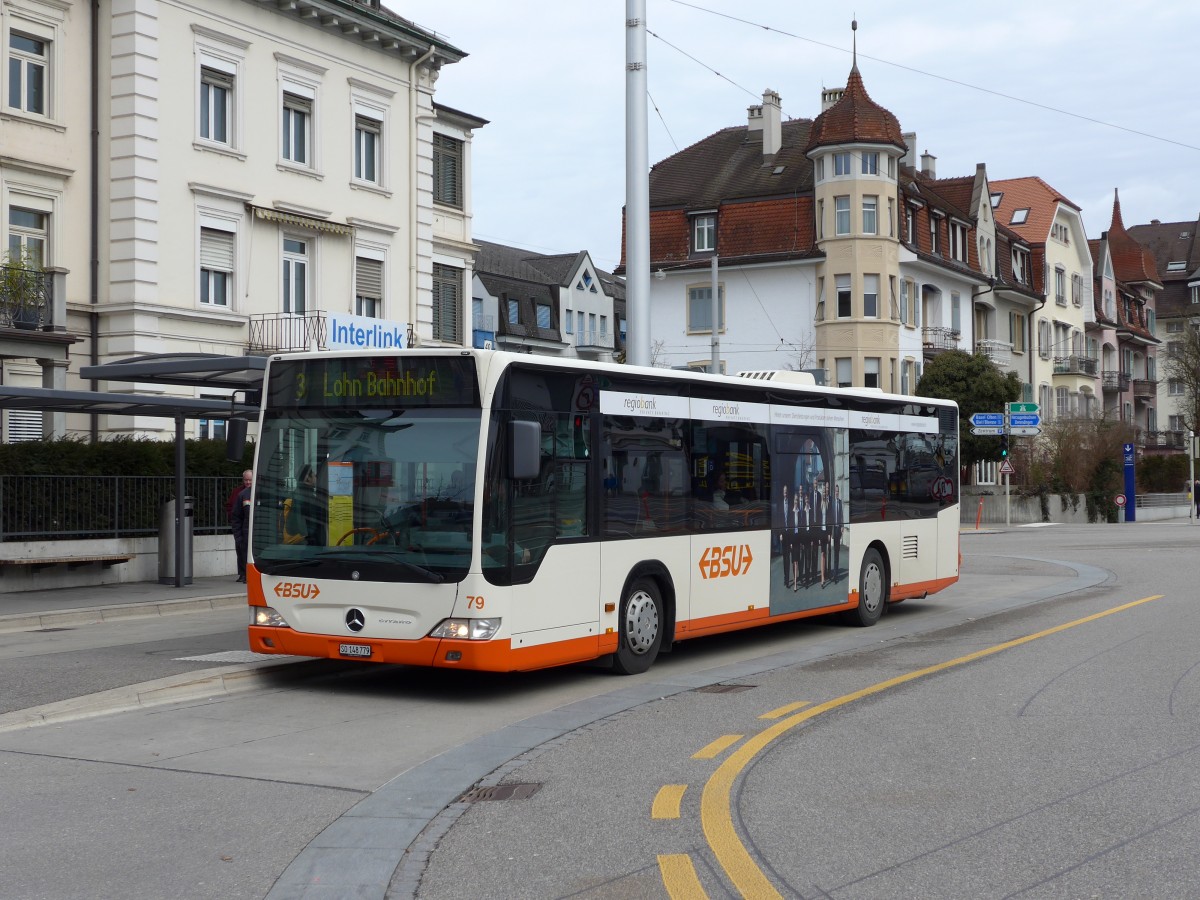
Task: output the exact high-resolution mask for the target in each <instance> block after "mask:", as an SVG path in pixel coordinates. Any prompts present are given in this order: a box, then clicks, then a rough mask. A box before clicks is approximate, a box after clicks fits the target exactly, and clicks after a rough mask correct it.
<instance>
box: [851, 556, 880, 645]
mask: <svg viewBox="0 0 1200 900" xmlns="http://www.w3.org/2000/svg"><path fill="white" fill-rule="evenodd" d="M887 594H888V588H887V568H886V567H885V566H884V564H883V557H882V556H880V555H879V551H878V550H876V549H875V548H874V547H869V548H867V552H866V553H864V554H863V561H862V568H861V569H860V570H859V573H858V609H855V610H852V611H851V612H850V617H851V621H852V622H853V623H854V624H855V625H861V626H863V627H864V628H865V627H867V626H869V625H874V624H875V623H876V622H878V621H879V617H880V616H882V615H883V610H884V607H885V606H887Z"/></svg>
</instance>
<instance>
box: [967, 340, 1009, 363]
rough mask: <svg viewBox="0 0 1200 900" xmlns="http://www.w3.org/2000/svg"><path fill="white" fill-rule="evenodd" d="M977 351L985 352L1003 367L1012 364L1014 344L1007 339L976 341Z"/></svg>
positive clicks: (985, 354) (984, 353)
mask: <svg viewBox="0 0 1200 900" xmlns="http://www.w3.org/2000/svg"><path fill="white" fill-rule="evenodd" d="M975 352H976V353H981V354H983V355H984V356H986V357H987V358H988V359H990V360H991V361H992V362H994V363H995V364H996V365H998V366H1000V367H1001V368H1011V366H1012V344H1010V343H1008V342H1007V341H993V340H986V339H985V340H980V341H976V342H975Z"/></svg>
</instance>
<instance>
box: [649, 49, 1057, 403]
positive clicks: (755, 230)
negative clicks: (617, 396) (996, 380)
mask: <svg viewBox="0 0 1200 900" xmlns="http://www.w3.org/2000/svg"><path fill="white" fill-rule="evenodd" d="M821 101H822V105H823V107H824V108H823V109H822V111H821V112H820V114H819V115H818V116H816V117H815V118H814V119H811V120H810V119H786V120H785V119H784V118H783V116H782V111H781V107H782V101H781V99H780V97H779V95H778V94H777V93H776V92H774V91H771V90H768V91H766V92H765V93H764V94H763V98H762V103H761V104H756V105H754V106H751V107H750V108H749V111H748V116H747V122H746V125H745V126H741V127H733V128H725V129H722V130H721V131H718V132H716V133H715V134H713V135H710V136H709V137H707V138H705V139H704V140H702V141H700V142H698V143H697V144H695V145H693V146H691V147H689V148H687V149H686V150H683V151H681V152H680V153H677V154H675V155H674V156H671V157H669V158H667V159H665V160H663V161H661V162H659V163H658V164H656V165H655V166H654V167H653V168H652V170H651V174H650V206H651V210H650V259H651V268H652V272H653V275H654V277H653V278H652V279H651V288H650V309H651V332H652V334H653V335H654V338H655V341H654V346H653V347H652V350H651V356H652V359H653V361H654V363H655V364H656V365H661V366H668V367H674V368H681V367H688V368H697V369H705V370H708V369H710V368H711V367H712V364H713V363H712V360H713V352H714V350H715V351H716V353H717V355H718V356H719V366H720V368H721V369H722V370H723V371H726V372H730V373H732V372H737V371H743V370H762V369H785V368H790V369H803V370H810V371H813V372H814V373H815V374H816V375H817V376H818V378H819V379H820V380H823V381H825V382H826V383H831V384H840V385H847V386H856V387H877V388H880V389H882V390H885V391H890V392H896V393H912V392H914V391H915V390H916V385H917V383H918V381H919V379H920V376H921V372H922V369H923V366H924V364H925V362H926V361H928V360H930V359H932V358H933V357H935V356H936V355H937V354H939V353H942V352H945V351H946V350H951V349H962V350H967V351H971V350H973V349H976V340H977V337H976V328H977V326H978V327H981V328H983V329H984V331H983V334H984V335H985V338H983V340H985V341H986V340H987V339H988V337H991V336H992V335H993V332H994V333H995V334H996V336H997V337H999V336H1000V335H1001V334H1003V336H1005V337H1007V336H1008V329H1009V328H1011V327H1013V320H1012V319H1011V318H1009V317H1008V314H1009V312H1010V311H1011V310H1012V309H1018V308H1019V309H1020V310H1021V311H1022V312H1021V314H1022V315H1027V313H1028V311H1029V310H1030V309H1031V308H1032V307H1033V306H1035V305H1036V303H1037V302H1038V300H1039V299H1040V297H1039V295H1038V293H1037V291H1036V289H1035V287H1034V286H1033V285H1032V284H1031V283H1028V282H1019V281H1014V280H1013V279H1012V273H1011V268H1010V267H1009V266H1008V264H1007V263H1006V264H1005V265H1004V266H1001V265H1000V264H999V262H998V260H997V256H998V253H999V252H1000V250H999V247H1000V242H1001V241H1002V240H1003V241H1004V242H1005V249H1006V250H1007V247H1008V246H1009V243H1016V244H1019V245H1021V246H1024V245H1023V243H1022V241H1023V239H1022V238H1021V237H1020V236H1019V235H1016V234H1015V233H1013V232H1011V231H1007V230H1005V229H1002V228H1001V227H1000V226H998V225H997V224H996V222H995V221H994V218H993V215H992V209H991V204H990V197H991V193H992V192H991V190H990V187H989V184H988V178H987V173H986V170H985V168H984V166H982V165H980V166H977V167H976V171H975V173H974V174H973V175H971V176H967V177H965V178H941V179H939V178H938V177H937V174H936V171H935V168H934V159H933V157H932V156H931V155H930V154H923V155H922V157H921V158H920V160H919V161H918V159H917V156H916V135H915V134H913V133H911V132H909V133H904V132H902V131H901V129H900V124H899V121H898V120H897V118H896V117H895V116H894V115H893V114H892V113H891V112H889V111H888V110H886V109H883V108H882V107H880V106H879V105H878V104H876V103H874V102H873V101H872V100H871V98H870V96H869V95H868V94H867V91H866V87H865V85H864V83H863V79H862V76H861V73H860V72H859V71H858V68H857V65H855V66H854V67H853V68H852V70H851V72H850V76H849V79H848V81H847V84H846V87H845V89H844V90H843V89H838V90H826V91H823V92H822V97H821ZM714 285H715V292H716V300H717V302H716V305H715V313H714V304H713V296H714ZM714 316H715V318H716V340H715V341H714V336H713V322H714ZM1016 325H1017V326H1018V327H1019V328H1020V329H1022V331H1021V333H1024V331H1023V329H1024V327H1025V325H1024V322H1023V321H1022V320H1018V321H1017V322H1016ZM1018 343H1020V342H1018ZM714 345H715V346H714ZM1011 346H1012V345H1011V342H1010V343H1007V344H1005V349H1006V355H1005V356H1004V361H1005V362H1006V363H1008V364H1012V353H1011ZM979 349H987V350H991V351H992V352H993V353H995V355H997V356H999V355H1000V354H999V352H998V350H997V349H996V348H993V347H991V346H989V345H987V344H984V345H983V346H982V347H980V348H979ZM1024 371H1025V372H1026V373H1027V371H1028V370H1027V368H1026V369H1025V370H1024ZM1026 377H1027V375H1026Z"/></svg>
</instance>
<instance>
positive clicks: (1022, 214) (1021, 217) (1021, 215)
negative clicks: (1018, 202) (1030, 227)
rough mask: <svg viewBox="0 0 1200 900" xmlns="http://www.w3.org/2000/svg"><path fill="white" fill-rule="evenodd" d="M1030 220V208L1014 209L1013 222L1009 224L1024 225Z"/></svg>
mask: <svg viewBox="0 0 1200 900" xmlns="http://www.w3.org/2000/svg"><path fill="white" fill-rule="evenodd" d="M1028 219H1029V207H1028V206H1026V207H1025V208H1024V209H1014V210H1013V214H1012V221H1011V222H1009V224H1010V225H1024V224H1025V223H1026V221H1028Z"/></svg>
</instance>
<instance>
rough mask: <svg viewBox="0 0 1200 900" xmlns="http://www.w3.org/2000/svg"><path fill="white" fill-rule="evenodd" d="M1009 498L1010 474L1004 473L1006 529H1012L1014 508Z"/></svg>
mask: <svg viewBox="0 0 1200 900" xmlns="http://www.w3.org/2000/svg"><path fill="white" fill-rule="evenodd" d="M1010 503H1011V501H1010V499H1009V496H1008V473H1007V472H1005V473H1004V527H1005V528H1011V527H1012V506H1011V505H1010Z"/></svg>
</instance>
